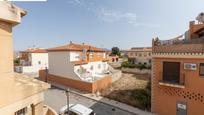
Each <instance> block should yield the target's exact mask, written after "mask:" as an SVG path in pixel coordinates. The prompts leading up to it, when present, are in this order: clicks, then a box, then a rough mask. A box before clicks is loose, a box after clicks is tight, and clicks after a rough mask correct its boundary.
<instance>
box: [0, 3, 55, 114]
mask: <svg viewBox="0 0 204 115" xmlns="http://www.w3.org/2000/svg"><path fill="white" fill-rule="evenodd" d="M0 11H1V12H0V52H1V55H0V66H1V68H0V79H1V80H0V91H1V95H0V114H1V115H48V114H47V111H43V110H44V108H47V107H46V106H44V103H43V100H44V91H45V90H47V89H48V88H49V87H50V85H49V84H47V83H43V82H41V81H38V80H35V79H32V78H29V77H27V76H24V75H21V74H17V73H14V71H13V42H12V41H13V39H12V29H13V27H14V26H15V25H17V24H18V23H20V22H21V18H22V16H24V15H26V11H25V10H23V9H21V8H19V7H17V6H15V5H13V4H11V3H10V2H6V1H1V2H0ZM47 110H50V111H49V112H50V115H56V114H55V113H54V112H53V111H52V110H51V109H47Z"/></svg>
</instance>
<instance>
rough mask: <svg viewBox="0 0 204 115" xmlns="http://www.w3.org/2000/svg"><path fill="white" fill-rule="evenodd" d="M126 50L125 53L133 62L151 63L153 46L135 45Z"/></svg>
mask: <svg viewBox="0 0 204 115" xmlns="http://www.w3.org/2000/svg"><path fill="white" fill-rule="evenodd" d="M124 52H125V55H126V56H127V57H128V60H129V61H130V62H131V63H133V64H146V65H151V59H152V48H151V47H133V48H131V49H129V50H125V51H124Z"/></svg>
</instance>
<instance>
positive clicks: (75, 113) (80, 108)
mask: <svg viewBox="0 0 204 115" xmlns="http://www.w3.org/2000/svg"><path fill="white" fill-rule="evenodd" d="M67 113H68V112H67V105H65V106H63V107H62V108H61V109H60V110H59V115H67ZM69 115H96V114H95V113H94V111H93V110H92V109H90V108H88V107H85V106H84V105H81V104H70V105H69Z"/></svg>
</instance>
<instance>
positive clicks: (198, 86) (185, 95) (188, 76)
mask: <svg viewBox="0 0 204 115" xmlns="http://www.w3.org/2000/svg"><path fill="white" fill-rule="evenodd" d="M163 61H168V62H180V79H181V80H183V81H184V82H185V84H184V86H185V88H177V87H171V86H163V85H159V81H160V80H162V69H163ZM184 63H195V64H197V69H196V70H185V69H184ZM200 63H204V58H197V59H195V58H167V57H166V58H164V57H158V58H153V65H152V112H154V113H157V114H159V115H176V111H177V110H176V102H178V101H183V102H186V103H187V108H186V109H187V114H188V115H195V114H196V115H203V114H204V109H203V106H204V90H203V87H204V76H200V75H199V69H200V68H199V64H200ZM183 78H185V79H183Z"/></svg>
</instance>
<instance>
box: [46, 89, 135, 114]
mask: <svg viewBox="0 0 204 115" xmlns="http://www.w3.org/2000/svg"><path fill="white" fill-rule="evenodd" d="M45 103H46V104H47V105H49V106H50V107H52V108H54V109H55V110H56V111H59V109H60V108H61V107H63V106H64V105H66V95H65V92H64V91H63V90H60V89H57V88H52V89H49V90H48V91H46V93H45ZM70 103H73V104H76V103H80V104H82V105H85V106H87V107H90V108H92V109H93V110H94V111H95V112H96V114H97V115H134V114H132V113H129V112H127V111H123V110H119V109H115V111H114V107H113V106H110V105H106V104H103V103H100V102H96V101H93V100H91V99H88V98H85V97H82V96H80V95H76V94H72V93H71V94H70Z"/></svg>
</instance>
